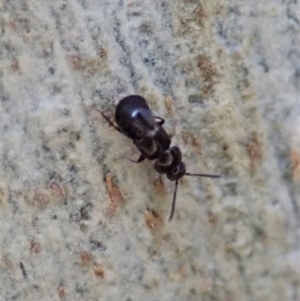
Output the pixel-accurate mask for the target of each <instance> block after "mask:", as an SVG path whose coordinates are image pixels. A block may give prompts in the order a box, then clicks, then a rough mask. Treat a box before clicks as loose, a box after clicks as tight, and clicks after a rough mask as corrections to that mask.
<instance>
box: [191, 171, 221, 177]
mask: <svg viewBox="0 0 300 301" xmlns="http://www.w3.org/2000/svg"><path fill="white" fill-rule="evenodd" d="M185 175H186V176H196V177H206V178H220V177H222V176H221V175H212V174H206V173H189V172H186V173H185Z"/></svg>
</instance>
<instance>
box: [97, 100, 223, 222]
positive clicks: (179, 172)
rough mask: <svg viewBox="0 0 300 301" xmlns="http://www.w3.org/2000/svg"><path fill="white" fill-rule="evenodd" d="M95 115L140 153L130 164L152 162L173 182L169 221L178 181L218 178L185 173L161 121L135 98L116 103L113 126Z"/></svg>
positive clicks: (144, 103)
mask: <svg viewBox="0 0 300 301" xmlns="http://www.w3.org/2000/svg"><path fill="white" fill-rule="evenodd" d="M92 109H94V110H96V111H97V112H99V113H100V114H101V115H102V116H103V117H104V118H105V119H106V121H107V122H108V123H109V124H110V125H111V126H112V127H114V128H115V129H116V130H117V131H118V132H120V133H121V134H123V135H125V136H127V137H128V138H130V139H131V140H133V143H134V144H135V145H136V147H137V148H138V150H139V151H140V152H141V155H140V157H139V158H138V160H137V161H134V160H132V159H130V158H127V157H126V158H127V159H129V160H130V161H132V162H135V163H139V162H142V161H143V160H145V159H148V160H156V161H155V163H154V168H155V170H156V171H157V172H158V173H160V174H166V175H167V177H168V179H169V180H171V181H175V191H174V195H173V202H172V208H171V213H170V217H169V221H170V220H171V219H172V218H173V215H174V210H175V202H176V193H177V186H178V180H179V179H180V178H182V177H183V176H184V175H186V176H199V177H209V178H219V177H220V175H213V174H194V173H189V172H186V168H185V164H184V163H183V162H182V155H181V151H180V148H179V147H178V146H171V147H170V145H171V139H170V137H169V135H168V134H167V132H166V131H165V130H164V128H163V127H162V125H163V124H164V122H165V121H164V119H162V118H160V117H158V116H154V115H153V114H152V111H151V109H150V108H149V106H148V104H147V102H146V100H145V99H144V98H143V97H141V96H139V95H130V96H127V97H125V98H123V99H121V100H120V102H119V103H118V105H117V107H116V111H115V121H116V123H117V126H115V125H114V124H113V123H112V122H111V121H110V119H109V118H108V117H107V116H106V115H105V114H104V113H103V112H101V111H99V110H97V109H96V108H94V107H92Z"/></svg>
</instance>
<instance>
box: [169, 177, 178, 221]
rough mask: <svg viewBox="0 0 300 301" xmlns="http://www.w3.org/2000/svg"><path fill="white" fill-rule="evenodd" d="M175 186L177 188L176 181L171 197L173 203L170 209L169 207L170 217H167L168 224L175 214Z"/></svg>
mask: <svg viewBox="0 0 300 301" xmlns="http://www.w3.org/2000/svg"><path fill="white" fill-rule="evenodd" d="M177 186H178V180H177V181H176V182H175V190H174V195H173V202H172V207H171V213H170V217H169V222H170V221H171V220H172V218H173V216H174V212H175V203H176V194H177Z"/></svg>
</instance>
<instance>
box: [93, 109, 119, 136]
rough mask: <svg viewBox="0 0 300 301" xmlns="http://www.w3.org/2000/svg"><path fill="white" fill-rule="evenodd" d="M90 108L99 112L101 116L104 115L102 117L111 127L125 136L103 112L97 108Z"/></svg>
mask: <svg viewBox="0 0 300 301" xmlns="http://www.w3.org/2000/svg"><path fill="white" fill-rule="evenodd" d="M89 108H91V109H93V110H95V111H97V112H98V113H100V114H101V115H102V117H103V118H104V119H105V120H106V121H107V122H108V123H109V125H110V126H112V127H113V128H114V129H115V130H117V131H118V132H119V133H121V134H123V133H122V132H121V130H120V129H119V128H118V127H117V126H115V125H114V124H113V123H112V122H111V121H110V119H109V118H108V117H107V116H106V115H105V114H104V113H103V112H101V111H100V110H98V109H96V108H95V107H89Z"/></svg>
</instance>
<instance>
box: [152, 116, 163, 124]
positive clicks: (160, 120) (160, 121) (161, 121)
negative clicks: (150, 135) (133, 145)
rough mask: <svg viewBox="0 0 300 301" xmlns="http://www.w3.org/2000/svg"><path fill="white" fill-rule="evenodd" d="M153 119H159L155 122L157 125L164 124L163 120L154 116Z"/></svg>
mask: <svg viewBox="0 0 300 301" xmlns="http://www.w3.org/2000/svg"><path fill="white" fill-rule="evenodd" d="M154 118H156V119H159V121H157V122H155V123H156V124H158V125H163V124H164V123H165V120H164V119H162V118H160V117H158V116H154Z"/></svg>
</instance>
